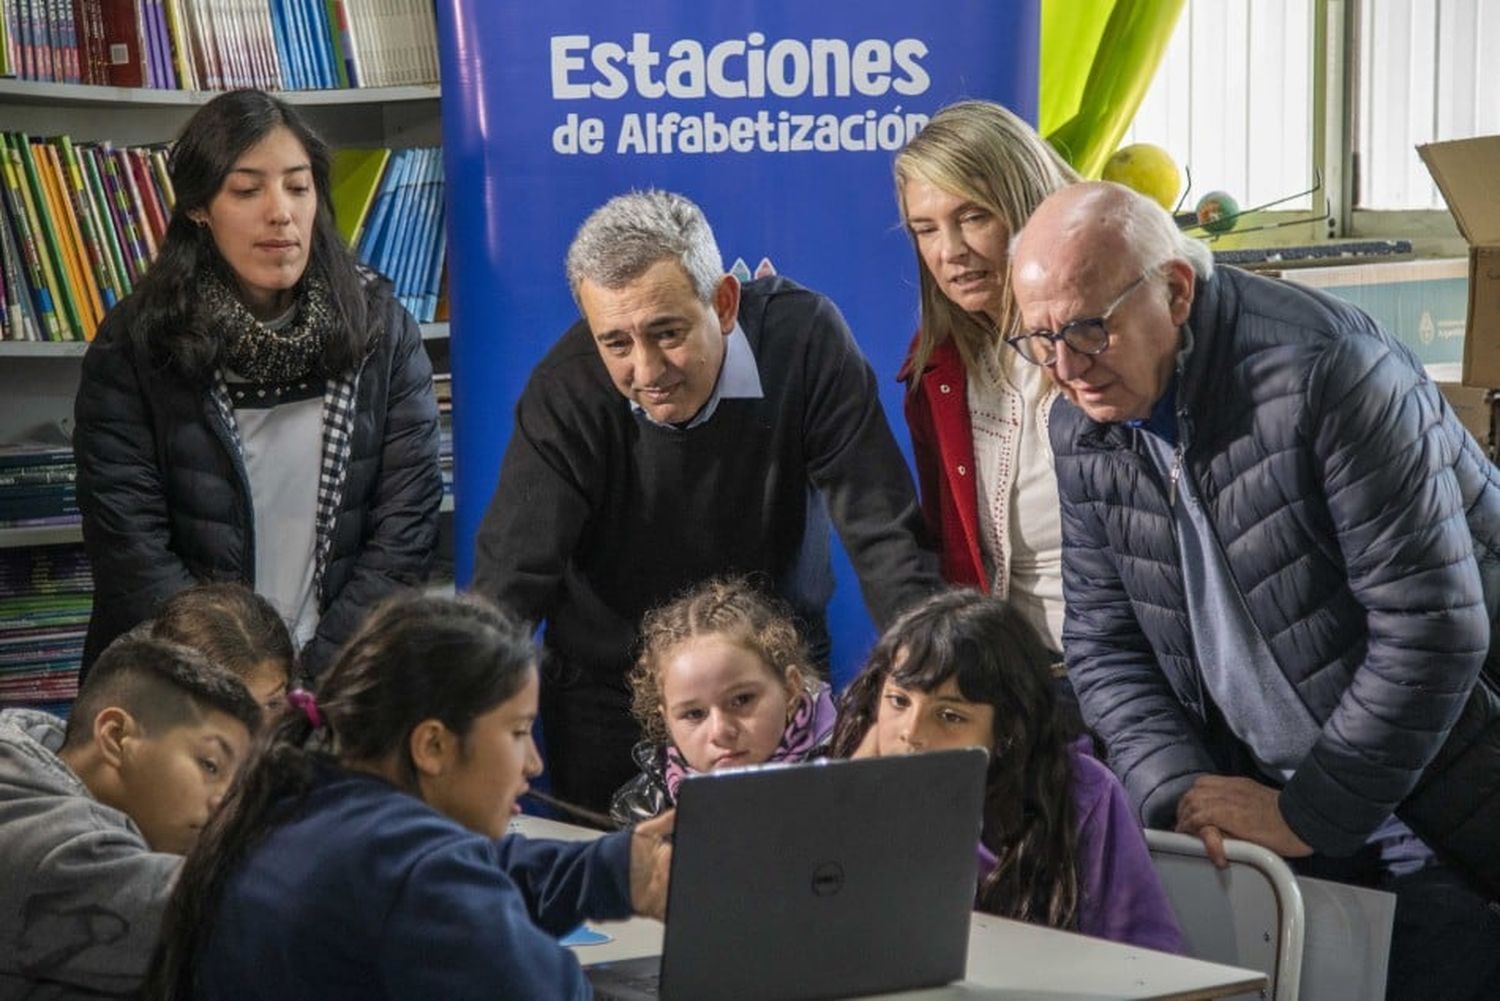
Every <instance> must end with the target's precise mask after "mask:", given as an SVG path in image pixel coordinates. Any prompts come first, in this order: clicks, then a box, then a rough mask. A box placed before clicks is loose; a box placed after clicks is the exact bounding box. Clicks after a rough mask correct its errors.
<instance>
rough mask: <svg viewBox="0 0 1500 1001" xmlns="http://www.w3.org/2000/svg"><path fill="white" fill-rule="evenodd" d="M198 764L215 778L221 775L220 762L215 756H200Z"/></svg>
mask: <svg viewBox="0 0 1500 1001" xmlns="http://www.w3.org/2000/svg"><path fill="white" fill-rule="evenodd" d="M198 765H199V766H200V767H201V768H202V769H203V770H204V771H205V772H207V773H208V774H209V775H211V776H213V777H214V778H218V776H219V763H218V762H217V761H215V760H214V759H213V758H199V759H198Z"/></svg>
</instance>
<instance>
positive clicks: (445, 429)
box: [432, 372, 453, 499]
mask: <svg viewBox="0 0 1500 1001" xmlns="http://www.w3.org/2000/svg"><path fill="white" fill-rule="evenodd" d="M432 391H433V394H434V395H435V396H437V407H438V467H439V468H440V469H442V471H443V497H444V499H451V498H452V497H453V375H452V373H449V372H434V373H433V374H432Z"/></svg>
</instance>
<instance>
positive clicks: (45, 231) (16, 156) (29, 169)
mask: <svg viewBox="0 0 1500 1001" xmlns="http://www.w3.org/2000/svg"><path fill="white" fill-rule="evenodd" d="M8 138H9V144H8V147H7V148H8V150H9V153H8V155H9V156H10V160H11V165H12V166H13V167H14V168H15V171H16V174H17V175H18V176H19V177H20V188H21V200H22V202H23V203H24V204H25V206H26V217H27V220H28V222H29V223H30V225H31V231H32V234H33V236H34V237H35V240H36V246H37V251H38V255H37V256H38V257H39V258H40V259H41V264H42V272H43V275H44V276H45V284H46V288H47V290H48V292H49V294H50V295H51V298H52V304H53V308H54V309H55V310H56V311H57V321H58V327H57V331H56V339H57V340H72V339H73V331H74V330H76V329H78V328H79V323H78V314H77V310H76V308H75V307H74V306H73V303H72V300H71V299H70V298H69V297H68V295H67V287H66V272H65V271H64V270H63V266H62V257H61V255H59V254H58V252H57V240H56V235H55V233H54V232H53V230H52V221H51V219H50V218H49V216H48V213H47V205H46V202H45V200H43V198H42V197H41V195H42V192H41V187H40V185H39V184H38V183H37V178H36V168H35V166H34V165H33V164H32V162H31V146H30V141H29V140H28V139H27V138H26V136H25V134H24V133H11V134H9V136H8Z"/></svg>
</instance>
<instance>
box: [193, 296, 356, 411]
mask: <svg viewBox="0 0 1500 1001" xmlns="http://www.w3.org/2000/svg"><path fill="white" fill-rule="evenodd" d="M198 301H199V303H200V306H199V308H200V309H201V310H202V311H203V313H204V315H206V316H207V318H208V321H209V324H210V325H211V326H212V327H213V328H214V329H216V330H218V331H219V332H220V335H221V336H222V337H223V338H224V355H223V358H222V359H221V361H222V364H223V365H224V366H225V367H226V368H229V369H232V370H233V371H234V372H235V373H237V374H238V375H240V376H242V377H243V378H245V379H247V380H249V381H250V382H271V383H287V382H294V381H297V380H300V379H303V378H306V377H307V376H308V374H310V373H311V372H312V371H313V369H314V368H315V367H316V366H317V364H318V360H319V359H320V358H321V357H322V355H323V344H324V341H325V339H326V337H327V335H328V334H329V332H330V331H331V330H332V329H333V297H332V296H331V295H330V294H329V291H328V283H327V282H326V281H324V280H323V279H322V278H321V277H318V276H315V275H309V276H308V277H307V278H306V280H304V281H303V283H302V291H301V294H300V295H299V296H298V298H297V306H296V309H297V315H296V317H295V318H294V319H293V320H292V322H291V323H290V324H288V325H287V326H285V327H282V328H280V329H277V330H272V329H271V328H270V327H268V326H266V325H265V324H264V323H262V322H261V321H259V320H257V319H256V318H255V317H254V316H253V315H252V314H251V312H250V310H249V309H248V308H246V306H245V304H244V303H243V302H241V301H240V299H239V296H237V295H235V294H234V292H233V291H232V290H230V288H229V286H227V285H225V284H224V282H223V281H222V280H221V279H220V278H219V276H218V275H216V274H214V273H213V272H212V271H206V272H205V273H204V274H203V275H202V276H201V277H200V278H199V280H198Z"/></svg>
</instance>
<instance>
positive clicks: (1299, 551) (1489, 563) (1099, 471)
mask: <svg viewBox="0 0 1500 1001" xmlns="http://www.w3.org/2000/svg"><path fill="white" fill-rule="evenodd" d="M1183 341H1184V344H1185V345H1187V346H1188V347H1187V348H1186V349H1185V350H1184V351H1183V352H1182V354H1181V355H1180V356H1179V360H1178V376H1179V392H1178V421H1179V432H1180V435H1181V443H1182V444H1183V446H1184V449H1185V451H1184V456H1185V458H1184V471H1183V475H1187V476H1191V477H1192V478H1193V482H1194V484H1195V485H1196V487H1197V489H1198V493H1199V494H1200V495H1201V497H1202V500H1203V504H1204V507H1205V509H1206V511H1207V512H1208V515H1209V517H1210V519H1211V520H1212V522H1213V524H1214V526H1215V528H1216V531H1217V534H1218V537H1219V540H1220V542H1221V543H1222V544H1223V548H1224V552H1225V555H1226V557H1227V560H1228V564H1229V568H1230V572H1231V574H1232V576H1233V578H1234V580H1235V582H1236V583H1237V584H1238V586H1239V590H1240V592H1241V593H1242V594H1243V596H1244V599H1245V602H1246V604H1247V606H1248V608H1249V611H1250V615H1251V618H1252V619H1253V620H1254V622H1255V624H1256V625H1257V626H1258V627H1259V629H1260V631H1261V633H1262V635H1263V636H1264V637H1265V639H1266V641H1267V643H1268V645H1269V647H1270V649H1271V651H1272V654H1273V655H1274V657H1275V659H1276V662H1277V664H1278V665H1279V667H1280V669H1281V671H1282V672H1283V673H1284V674H1285V676H1286V678H1287V680H1288V682H1289V683H1290V684H1291V685H1292V686H1293V687H1294V688H1295V690H1296V692H1297V693H1298V694H1299V695H1300V696H1301V698H1302V700H1303V701H1304V702H1305V704H1306V705H1307V707H1308V709H1309V711H1310V712H1311V714H1312V716H1313V718H1314V719H1315V720H1317V721H1318V722H1319V724H1321V726H1322V733H1321V736H1320V738H1319V740H1318V742H1317V744H1316V745H1315V746H1314V747H1313V749H1312V751H1311V753H1310V754H1309V755H1308V756H1307V758H1306V759H1305V760H1304V761H1303V763H1302V765H1301V766H1300V767H1299V768H1298V769H1297V771H1296V773H1295V774H1294V775H1293V776H1292V778H1291V780H1290V781H1289V782H1288V783H1287V785H1286V787H1285V789H1284V790H1283V791H1282V793H1281V798H1280V803H1281V810H1282V813H1283V815H1284V816H1285V818H1286V820H1287V823H1288V824H1289V825H1290V826H1291V828H1292V830H1293V831H1295V832H1296V833H1297V835H1298V836H1299V837H1301V838H1302V840H1303V841H1305V842H1307V843H1308V844H1309V845H1311V846H1312V847H1313V848H1314V849H1315V850H1317V851H1320V852H1323V853H1326V854H1330V855H1339V854H1347V853H1349V852H1351V851H1353V850H1354V849H1356V848H1357V847H1358V846H1359V845H1361V844H1362V843H1363V842H1364V841H1365V840H1366V839H1367V838H1368V837H1369V835H1370V834H1371V833H1372V832H1373V831H1374V830H1375V828H1376V827H1377V826H1378V825H1379V824H1380V823H1381V822H1382V820H1383V819H1384V818H1385V817H1386V816H1387V815H1389V814H1390V813H1391V812H1392V811H1393V810H1395V812H1397V813H1398V814H1399V815H1400V816H1401V817H1402V818H1403V819H1405V820H1406V822H1407V823H1408V824H1410V825H1411V826H1412V827H1413V828H1414V829H1415V830H1417V831H1418V833H1419V834H1421V835H1422V836H1423V838H1424V839H1425V840H1427V841H1428V843H1429V844H1431V845H1432V846H1433V847H1434V848H1436V849H1437V850H1438V851H1439V853H1440V854H1441V855H1443V856H1444V857H1446V858H1447V859H1448V860H1449V861H1450V862H1452V863H1454V864H1456V865H1458V866H1459V867H1461V868H1463V869H1465V870H1466V871H1467V872H1468V873H1469V874H1470V876H1471V877H1473V878H1474V879H1475V880H1476V881H1477V882H1479V883H1480V884H1481V885H1483V886H1484V887H1486V888H1487V889H1488V891H1489V892H1490V893H1492V894H1495V895H1497V896H1500V695H1497V692H1500V683H1497V679H1500V667H1497V660H1500V658H1497V657H1496V656H1492V655H1491V653H1490V632H1491V627H1492V623H1494V621H1495V617H1496V610H1497V606H1500V472H1497V470H1496V469H1495V467H1494V466H1493V465H1491V464H1490V463H1489V462H1488V461H1487V460H1486V459H1485V457H1484V455H1483V454H1482V453H1481V451H1480V450H1479V448H1478V446H1477V445H1476V443H1475V442H1474V440H1473V439H1472V438H1471V437H1470V436H1469V435H1468V433H1467V432H1466V431H1465V430H1464V428H1463V426H1462V425H1461V424H1460V423H1459V421H1458V419H1457V418H1456V417H1455V416H1454V415H1453V412H1452V411H1451V410H1450V409H1449V407H1448V406H1447V404H1446V403H1445V402H1444V401H1443V399H1442V397H1441V396H1440V395H1439V393H1438V391H1437V388H1436V387H1435V386H1434V385H1433V384H1432V383H1431V382H1430V381H1429V380H1428V379H1427V378H1426V377H1425V375H1424V374H1423V371H1422V368H1421V366H1420V365H1419V364H1418V363H1417V361H1416V359H1415V358H1414V357H1413V356H1412V354H1411V353H1410V352H1409V351H1408V350H1407V349H1406V348H1404V347H1403V346H1401V345H1400V344H1399V343H1398V342H1396V341H1395V340H1394V339H1393V338H1391V337H1390V336H1389V335H1387V334H1386V333H1384V332H1383V331H1381V330H1380V329H1379V327H1378V326H1377V325H1376V324H1375V323H1374V321H1372V320H1371V319H1370V318H1369V317H1367V316H1365V315H1364V314H1363V313H1360V312H1359V311H1357V310H1355V309H1353V308H1351V307H1350V306H1348V305H1346V304H1344V303H1341V302H1338V301H1337V300H1334V299H1331V298H1329V297H1326V296H1323V295H1321V294H1319V293H1316V292H1313V291H1310V290H1308V289H1305V288H1302V287H1299V286H1296V285H1291V284H1286V283H1282V282H1278V281H1273V280H1271V279H1267V278H1263V277H1259V276H1256V275H1250V274H1246V273H1244V272H1240V271H1236V270H1234V269H1230V268H1224V269H1220V270H1218V271H1216V273H1215V274H1214V276H1213V277H1212V278H1211V279H1210V280H1208V281H1200V282H1199V283H1198V289H1197V297H1196V300H1195V302H1194V304H1193V308H1192V312H1191V315H1190V317H1189V320H1188V324H1187V329H1186V331H1185V335H1184V338H1183ZM1051 433H1052V446H1053V449H1054V451H1055V452H1056V456H1057V474H1058V482H1059V486H1060V490H1061V495H1062V506H1063V518H1062V522H1063V552H1064V558H1063V578H1064V583H1065V589H1066V596H1067V605H1068V610H1067V621H1066V625H1065V628H1064V630H1063V639H1064V643H1065V646H1066V649H1067V660H1068V666H1069V671H1070V676H1071V677H1072V679H1073V682H1074V685H1075V687H1076V688H1077V690H1078V694H1079V697H1080V701H1081V703H1082V706H1083V711H1084V715H1085V718H1086V719H1087V720H1088V721H1089V723H1090V725H1091V726H1093V727H1094V728H1095V729H1096V730H1097V731H1098V733H1099V734H1100V736H1101V737H1102V738H1103V739H1104V741H1105V742H1106V744H1107V745H1108V749H1109V758H1110V763H1111V765H1112V766H1113V767H1114V769H1115V771H1116V772H1117V773H1118V774H1119V775H1120V776H1121V778H1122V779H1123V781H1124V783H1125V786H1126V789H1127V791H1128V792H1129V794H1130V797H1131V799H1132V801H1133V802H1134V804H1135V806H1136V808H1137V809H1138V810H1139V812H1140V815H1141V819H1142V821H1143V822H1144V823H1146V824H1148V825H1150V826H1154V827H1171V826H1172V824H1173V821H1174V818H1175V811H1176V805H1177V800H1178V798H1179V797H1180V796H1181V795H1182V793H1183V792H1184V791H1186V789H1187V787H1188V786H1189V785H1190V784H1191V783H1192V781H1193V779H1194V778H1195V777H1196V776H1197V775H1199V774H1202V773H1205V772H1217V773H1226V772H1242V773H1248V772H1249V768H1248V762H1247V759H1246V756H1245V754H1244V753H1243V752H1244V749H1243V748H1242V747H1239V746H1237V741H1236V740H1235V739H1234V738H1233V736H1232V735H1231V734H1230V733H1229V731H1228V729H1227V727H1225V725H1224V723H1223V719H1222V718H1221V717H1220V716H1219V714H1218V710H1217V708H1216V707H1214V706H1213V705H1212V703H1211V702H1209V701H1208V700H1207V699H1206V697H1205V694H1204V688H1203V684H1202V681H1201V678H1200V673H1199V669H1198V666H1197V664H1196V663H1195V660H1194V652H1193V644H1192V637H1191V634H1190V631H1189V624H1188V623H1189V619H1188V610H1187V603H1188V601H1189V600H1192V598H1191V596H1188V595H1185V594H1184V593H1183V585H1182V576H1181V572H1180V569H1179V566H1178V562H1177V546H1176V541H1175V538H1174V534H1173V519H1172V515H1171V511H1170V508H1169V507H1168V491H1167V489H1166V486H1165V484H1163V482H1162V478H1161V477H1160V476H1159V475H1158V474H1157V472H1156V468H1155V467H1154V466H1153V464H1152V462H1151V460H1150V459H1149V457H1148V456H1147V454H1146V453H1145V451H1144V450H1143V446H1142V444H1141V443H1140V442H1139V441H1138V440H1137V438H1136V435H1137V434H1143V433H1145V432H1137V431H1135V430H1133V429H1131V428H1129V427H1126V426H1124V425H1118V424H1117V425H1103V424H1097V423H1095V422H1093V421H1090V420H1089V419H1088V418H1087V417H1085V416H1084V414H1083V413H1082V412H1081V411H1080V410H1078V409H1077V408H1075V407H1073V406H1072V405H1071V404H1068V403H1067V402H1065V401H1061V402H1059V404H1058V405H1057V407H1056V408H1055V410H1054V412H1053V415H1052V425H1051ZM1476 678H1482V679H1483V680H1482V683H1481V684H1478V685H1476ZM1398 808H1399V809H1398Z"/></svg>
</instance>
